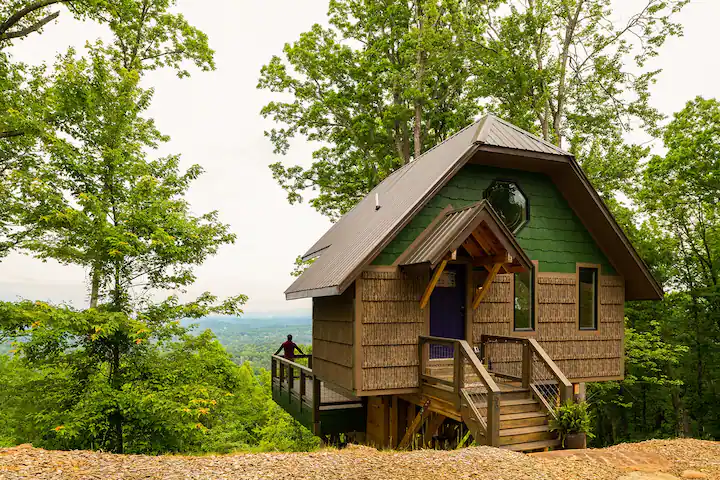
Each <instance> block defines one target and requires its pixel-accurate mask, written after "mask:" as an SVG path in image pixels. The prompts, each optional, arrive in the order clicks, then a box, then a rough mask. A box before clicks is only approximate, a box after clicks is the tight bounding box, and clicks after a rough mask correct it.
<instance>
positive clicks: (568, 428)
mask: <svg viewBox="0 0 720 480" xmlns="http://www.w3.org/2000/svg"><path fill="white" fill-rule="evenodd" d="M591 425H592V417H591V415H590V412H589V411H588V404H587V402H578V403H573V402H571V401H569V400H568V402H567V403H565V405H560V406H559V407H556V408H555V418H554V419H552V420H550V431H551V432H558V433H559V434H560V439H561V440H562V441H563V444H564V443H565V437H566V436H567V435H569V434H572V433H584V434H586V435H587V436H588V438H593V434H592V432H591Z"/></svg>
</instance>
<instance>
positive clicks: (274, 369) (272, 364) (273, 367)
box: [270, 357, 277, 380]
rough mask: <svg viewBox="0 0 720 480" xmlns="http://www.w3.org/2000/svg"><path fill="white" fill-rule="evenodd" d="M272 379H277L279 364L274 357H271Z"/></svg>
mask: <svg viewBox="0 0 720 480" xmlns="http://www.w3.org/2000/svg"><path fill="white" fill-rule="evenodd" d="M270 378H272V379H273V380H275V379H276V378H277V362H276V361H275V358H273V357H270Z"/></svg>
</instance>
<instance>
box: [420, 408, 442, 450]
mask: <svg viewBox="0 0 720 480" xmlns="http://www.w3.org/2000/svg"><path fill="white" fill-rule="evenodd" d="M445 418H447V417H445V415H440V414H439V413H433V414H431V415H430V419H429V420H428V422H427V428H426V429H425V434H424V435H423V445H422V446H423V448H425V447H427V446H428V445H429V444H430V442H431V441H432V438H433V437H434V436H435V434H436V433H437V431H438V429H439V428H440V426H441V425H442V424H443V422H444V421H445Z"/></svg>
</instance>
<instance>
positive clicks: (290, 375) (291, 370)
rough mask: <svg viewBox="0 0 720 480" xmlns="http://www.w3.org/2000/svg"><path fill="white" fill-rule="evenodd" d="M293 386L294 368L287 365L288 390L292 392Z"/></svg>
mask: <svg viewBox="0 0 720 480" xmlns="http://www.w3.org/2000/svg"><path fill="white" fill-rule="evenodd" d="M294 386H295V369H294V368H293V366H292V365H288V392H290V393H292V391H293V387H294Z"/></svg>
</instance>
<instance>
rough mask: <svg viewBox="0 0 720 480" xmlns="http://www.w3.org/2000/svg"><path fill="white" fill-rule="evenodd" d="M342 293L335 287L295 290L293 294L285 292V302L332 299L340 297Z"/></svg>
mask: <svg viewBox="0 0 720 480" xmlns="http://www.w3.org/2000/svg"><path fill="white" fill-rule="evenodd" d="M340 294H342V291H341V290H340V289H339V288H338V287H337V286H334V287H322V288H312V289H309V290H296V291H293V292H289V291H288V292H285V300H300V299H302V298H312V297H332V296H334V295H340Z"/></svg>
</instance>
